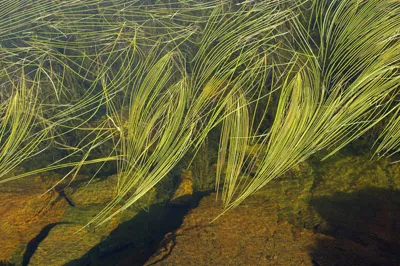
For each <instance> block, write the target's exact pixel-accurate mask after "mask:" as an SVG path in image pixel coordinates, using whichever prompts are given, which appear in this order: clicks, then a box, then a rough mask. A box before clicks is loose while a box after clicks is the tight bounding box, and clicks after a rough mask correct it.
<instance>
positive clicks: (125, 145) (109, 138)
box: [0, 0, 400, 224]
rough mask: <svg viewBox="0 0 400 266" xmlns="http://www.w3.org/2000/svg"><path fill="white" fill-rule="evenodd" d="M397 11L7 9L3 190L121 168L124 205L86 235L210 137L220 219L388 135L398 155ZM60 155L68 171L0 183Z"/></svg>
mask: <svg viewBox="0 0 400 266" xmlns="http://www.w3.org/2000/svg"><path fill="white" fill-rule="evenodd" d="M22 2H24V3H22ZM399 11H400V3H399V2H398V1H391V0H373V1H371V0H369V1H366V0H362V1H360V0H340V1H339V0H334V1H330V2H327V1H320V0H305V1H285V0H284V1H282V0H280V1H278V0H276V1H275V0H274V1H260V2H259V1H242V2H241V1H202V2H198V1H196V2H194V1H189V0H186V1H168V2H167V1H166V2H162V1H143V2H140V3H139V2H131V1H125V0H107V1H97V0H91V1H86V2H85V6H82V4H81V2H80V1H57V2H44V1H28V0H26V1H20V2H14V1H6V2H4V3H3V4H2V7H1V8H0V36H1V40H2V41H1V43H0V44H1V46H0V55H1V56H0V64H1V67H2V71H1V77H0V81H1V88H2V91H1V93H0V99H1V102H0V119H1V120H0V123H1V124H0V170H1V171H0V172H1V174H0V183H2V182H7V181H10V180H14V179H16V178H20V177H23V176H28V175H30V174H32V173H38V172H43V171H48V170H54V169H61V168H67V169H68V170H67V174H66V176H65V177H67V176H71V175H72V177H75V176H76V175H77V174H78V173H79V171H81V169H82V168H84V167H85V166H86V165H89V164H96V165H99V169H98V170H97V171H96V173H95V175H96V174H98V173H100V172H101V167H104V166H105V165H106V164H108V163H115V162H116V165H117V172H118V185H117V187H116V188H115V191H116V196H115V198H114V199H113V200H112V201H111V202H110V204H109V205H108V206H107V207H106V208H105V209H104V210H103V211H101V212H100V213H99V214H98V215H97V216H96V217H95V218H94V219H93V220H92V221H91V223H95V224H101V223H103V222H105V221H107V220H109V219H110V218H111V217H113V216H114V215H116V214H118V213H119V212H121V211H123V210H125V209H126V208H128V207H129V206H131V205H132V204H134V203H135V202H137V201H138V199H140V198H141V197H142V196H143V195H145V194H146V193H147V192H148V191H150V190H151V189H152V188H153V187H154V186H155V185H156V184H157V183H158V182H160V181H161V180H162V179H163V178H165V177H166V176H167V174H168V173H170V172H171V171H172V169H173V168H174V167H176V166H177V164H178V163H179V162H180V161H181V160H182V159H183V158H184V157H185V156H188V155H187V154H189V153H190V154H193V153H192V152H189V151H195V152H194V154H196V152H197V151H198V150H199V149H200V148H201V147H203V146H204V142H205V141H207V137H208V136H209V135H210V133H211V132H219V134H220V138H219V139H220V143H219V148H218V155H217V156H216V157H218V161H217V166H216V168H217V169H216V170H217V171H216V188H217V191H221V196H222V199H223V204H224V206H225V211H227V210H229V209H232V208H234V207H236V206H237V205H238V204H240V203H241V202H242V201H243V200H245V198H246V197H248V196H249V195H251V194H252V193H254V192H256V191H257V190H259V189H260V188H262V187H263V186H265V185H266V184H267V183H268V182H269V181H271V180H272V179H274V178H276V177H278V176H280V175H282V174H284V173H285V172H286V171H288V170H289V169H290V168H292V167H294V166H295V165H297V164H298V163H300V162H302V161H304V160H307V158H309V157H310V156H311V155H312V154H314V153H316V152H318V151H320V150H328V151H329V155H332V154H334V153H335V152H337V151H338V150H339V149H341V148H343V147H344V146H346V145H347V144H349V142H351V141H353V140H355V139H357V138H358V137H360V136H362V135H363V134H364V133H365V132H367V131H368V130H369V129H371V128H372V127H374V126H375V125H376V124H378V123H380V122H383V121H388V122H387V124H386V125H385V126H386V127H385V129H384V130H383V132H382V135H381V136H380V137H379V139H378V140H377V144H376V147H377V149H376V152H377V153H379V154H380V155H382V156H386V155H393V154H395V153H397V152H398V151H399V143H400V141H399V137H400V135H399V133H398V132H399V130H398V129H399V124H400V119H399V116H398V112H399V104H398V97H399V85H398V84H399V81H400V76H399V59H400V44H399V40H398V38H399V29H400V19H399ZM10 12H11V13H12V12H14V13H16V14H24V15H23V16H22V15H18V16H16V17H11V16H10V15H9V14H11V13H10ZM387 118H389V119H387ZM249 147H258V148H257V149H254V150H253V151H252V152H251V154H249V152H248V150H249ZM51 149H55V150H62V151H63V156H62V157H61V158H58V159H56V160H53V161H52V160H51V159H50V158H46V159H47V160H48V164H47V165H48V166H47V167H44V168H41V169H36V170H34V171H32V172H29V173H24V174H22V175H19V176H7V173H10V172H12V170H13V169H14V168H15V167H17V166H18V165H20V164H21V163H23V162H25V161H27V160H29V159H30V158H31V157H34V156H35V155H40V154H41V153H43V152H44V151H45V150H51ZM256 161H257V169H253V168H254V165H255V162H256ZM255 170H256V171H255ZM249 172H255V175H254V176H253V177H251V178H249V177H247V176H246V173H249ZM61 181H62V180H60V182H61Z"/></svg>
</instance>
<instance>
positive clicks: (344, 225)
mask: <svg viewBox="0 0 400 266" xmlns="http://www.w3.org/2000/svg"><path fill="white" fill-rule="evenodd" d="M310 204H311V205H312V206H314V207H315V209H316V210H317V212H318V213H319V215H320V216H321V217H322V218H323V219H324V220H325V221H326V222H327V225H326V226H320V227H319V228H318V229H316V230H317V231H319V232H321V233H324V234H326V235H329V236H332V237H333V238H322V239H320V240H319V241H318V242H317V244H316V247H315V248H314V249H313V250H312V257H313V262H314V265H324V266H325V265H341V266H347V265H348V266H350V265H352V266H353V265H382V266H383V265H400V191H398V190H397V191H395V190H387V189H379V188H369V189H363V190H359V191H356V192H353V193H336V194H334V195H332V196H324V197H319V198H316V199H313V200H311V201H310Z"/></svg>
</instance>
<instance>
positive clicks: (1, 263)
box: [0, 260, 14, 266]
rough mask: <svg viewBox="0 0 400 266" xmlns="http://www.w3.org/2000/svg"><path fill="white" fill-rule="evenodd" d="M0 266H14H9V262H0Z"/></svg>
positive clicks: (12, 265)
mask: <svg viewBox="0 0 400 266" xmlns="http://www.w3.org/2000/svg"><path fill="white" fill-rule="evenodd" d="M0 266H14V264H11V263H10V262H8V261H5V260H0Z"/></svg>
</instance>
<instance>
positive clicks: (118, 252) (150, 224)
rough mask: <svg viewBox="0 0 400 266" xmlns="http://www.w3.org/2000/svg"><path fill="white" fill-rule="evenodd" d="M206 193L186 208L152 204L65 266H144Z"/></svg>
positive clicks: (183, 206) (199, 194)
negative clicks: (163, 240)
mask: <svg viewBox="0 0 400 266" xmlns="http://www.w3.org/2000/svg"><path fill="white" fill-rule="evenodd" d="M209 194H210V193H209V192H205V193H197V194H195V195H194V196H193V200H192V203H191V204H188V205H182V206H176V205H161V204H154V205H151V206H150V208H149V211H148V212H146V211H144V210H143V211H140V212H139V213H138V214H137V215H136V216H135V217H134V218H132V219H131V220H129V221H127V222H124V223H122V224H120V225H119V226H118V227H117V228H116V229H115V230H114V231H112V232H111V233H110V234H109V235H108V237H107V238H106V239H105V240H103V241H102V242H101V243H99V244H98V245H97V246H95V247H93V248H92V249H91V250H89V251H88V252H87V253H86V254H85V255H84V256H82V257H81V258H80V259H77V260H73V261H70V262H69V263H67V264H65V265H64V266H95V265H96V266H102V265H104V266H124V265H129V266H135V265H137V266H139V265H143V264H144V263H145V262H146V261H147V260H148V259H149V258H150V257H151V256H152V255H153V254H154V253H155V252H156V250H157V249H158V247H159V243H160V242H161V240H162V239H163V237H164V235H166V234H167V233H169V232H173V231H175V230H176V229H178V228H179V227H180V226H181V225H182V222H183V218H184V216H185V215H186V214H187V213H188V212H189V211H190V210H191V209H192V208H195V207H197V206H198V204H199V201H200V199H201V198H202V197H204V196H207V195H209Z"/></svg>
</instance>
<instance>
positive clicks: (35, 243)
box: [0, 223, 65, 266]
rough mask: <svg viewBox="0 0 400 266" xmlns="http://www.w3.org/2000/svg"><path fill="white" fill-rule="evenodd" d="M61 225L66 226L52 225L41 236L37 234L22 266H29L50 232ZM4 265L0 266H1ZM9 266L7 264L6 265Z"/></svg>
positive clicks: (29, 246)
mask: <svg viewBox="0 0 400 266" xmlns="http://www.w3.org/2000/svg"><path fill="white" fill-rule="evenodd" d="M59 224H65V223H51V224H48V225H46V226H45V227H43V228H42V230H40V232H39V234H37V235H36V236H35V237H34V238H32V239H31V241H29V243H28V245H27V247H26V250H25V253H24V255H23V257H22V266H27V265H29V261H30V260H31V258H32V256H33V254H35V251H36V250H37V248H38V247H39V244H40V243H41V242H42V241H43V240H44V239H45V238H46V237H47V236H48V234H49V233H50V230H51V229H53V228H54V227H56V226H57V225H59ZM1 265H2V264H0V266H1ZM6 265H7V264H6Z"/></svg>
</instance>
